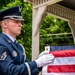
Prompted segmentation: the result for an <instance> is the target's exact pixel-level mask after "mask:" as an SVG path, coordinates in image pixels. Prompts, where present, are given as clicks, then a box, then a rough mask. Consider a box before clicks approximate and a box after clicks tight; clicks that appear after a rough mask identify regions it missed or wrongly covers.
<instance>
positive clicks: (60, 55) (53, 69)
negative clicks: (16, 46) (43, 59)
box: [42, 46, 75, 75]
mask: <svg viewBox="0 0 75 75" xmlns="http://www.w3.org/2000/svg"><path fill="white" fill-rule="evenodd" d="M45 51H48V52H49V53H52V54H53V55H54V56H55V58H54V60H53V61H52V62H51V63H50V64H48V65H46V66H44V67H43V69H42V75H75V46H47V47H45Z"/></svg>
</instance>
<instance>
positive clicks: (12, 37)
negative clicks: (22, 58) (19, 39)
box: [2, 32, 16, 42]
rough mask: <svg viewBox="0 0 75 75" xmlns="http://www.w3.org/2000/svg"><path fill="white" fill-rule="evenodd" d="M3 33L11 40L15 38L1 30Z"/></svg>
mask: <svg viewBox="0 0 75 75" xmlns="http://www.w3.org/2000/svg"><path fill="white" fill-rule="evenodd" d="M2 33H3V34H5V35H6V36H8V37H9V38H10V39H11V40H12V41H13V42H14V41H15V40H16V39H15V38H13V37H12V36H10V35H9V34H6V33H4V32H2Z"/></svg>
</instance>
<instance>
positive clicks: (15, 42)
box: [14, 40, 18, 48]
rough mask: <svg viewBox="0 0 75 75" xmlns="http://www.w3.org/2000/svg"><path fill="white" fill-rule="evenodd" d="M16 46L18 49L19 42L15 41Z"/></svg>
mask: <svg viewBox="0 0 75 75" xmlns="http://www.w3.org/2000/svg"><path fill="white" fill-rule="evenodd" d="M14 44H15V46H16V47H17V48H18V42H17V41H16V40H15V41H14Z"/></svg>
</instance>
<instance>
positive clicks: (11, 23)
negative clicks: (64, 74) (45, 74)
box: [0, 6, 54, 75]
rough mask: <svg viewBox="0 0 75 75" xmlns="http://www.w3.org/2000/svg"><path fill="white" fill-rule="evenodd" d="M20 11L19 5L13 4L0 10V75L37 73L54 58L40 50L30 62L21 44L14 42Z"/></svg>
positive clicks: (19, 22)
mask: <svg viewBox="0 0 75 75" xmlns="http://www.w3.org/2000/svg"><path fill="white" fill-rule="evenodd" d="M21 11H22V7H21V6H15V7H12V8H8V9H6V10H3V11H1V12H0V24H1V28H2V33H1V34H0V75H37V74H38V73H39V71H40V68H41V67H42V66H44V65H47V64H49V63H50V62H52V60H53V59H54V56H53V55H52V54H45V52H42V53H41V54H40V56H39V57H38V58H37V59H36V60H34V61H31V62H30V61H29V60H28V59H27V57H26V55H25V52H24V48H23V46H22V45H20V44H19V43H17V42H15V41H16V36H18V35H19V34H20V33H21V27H22V24H21V21H23V18H22V16H21Z"/></svg>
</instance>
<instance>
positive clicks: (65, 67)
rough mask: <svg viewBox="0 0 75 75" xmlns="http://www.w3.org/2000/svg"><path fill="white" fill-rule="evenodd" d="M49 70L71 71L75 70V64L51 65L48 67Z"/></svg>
mask: <svg viewBox="0 0 75 75" xmlns="http://www.w3.org/2000/svg"><path fill="white" fill-rule="evenodd" d="M47 72H48V73H51V72H54V73H60V72H61V73H62V72H64V73H67V72H68V73H69V72H75V65H49V66H48V67H47Z"/></svg>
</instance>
